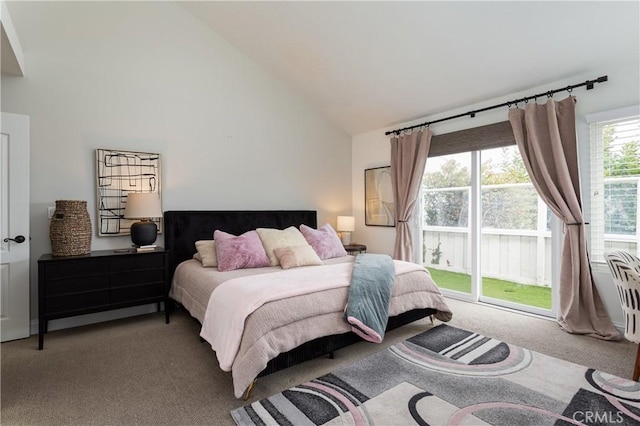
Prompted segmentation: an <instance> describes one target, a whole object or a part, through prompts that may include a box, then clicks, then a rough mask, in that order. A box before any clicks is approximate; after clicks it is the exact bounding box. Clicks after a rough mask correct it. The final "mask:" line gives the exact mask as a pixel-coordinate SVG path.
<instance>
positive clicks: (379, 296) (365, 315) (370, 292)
mask: <svg viewBox="0 0 640 426" xmlns="http://www.w3.org/2000/svg"><path fill="white" fill-rule="evenodd" d="M395 276H396V269H395V266H394V264H393V260H391V257H389V256H387V255H386V254H371V253H362V254H359V255H357V256H356V259H355V263H354V264H353V273H352V275H351V284H350V286H349V299H348V300H347V307H346V309H345V312H344V319H345V321H347V322H348V323H349V324H351V329H352V331H353V332H354V333H356V334H357V335H358V336H360V337H362V338H363V339H365V340H367V341H369V342H373V343H380V342H382V339H383V338H384V332H385V330H386V328H387V322H388V320H389V301H390V300H391V287H392V286H393V281H394V279H395Z"/></svg>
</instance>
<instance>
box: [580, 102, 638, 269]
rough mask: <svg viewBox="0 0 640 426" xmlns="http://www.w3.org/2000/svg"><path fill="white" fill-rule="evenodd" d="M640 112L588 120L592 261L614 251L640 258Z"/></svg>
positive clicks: (626, 110)
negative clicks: (639, 210)
mask: <svg viewBox="0 0 640 426" xmlns="http://www.w3.org/2000/svg"><path fill="white" fill-rule="evenodd" d="M638 110H639V108H638V107H634V108H623V109H620V110H615V111H609V112H606V113H600V114H593V115H590V116H587V122H589V123H590V134H591V136H590V139H591V246H590V254H591V260H592V261H594V262H604V254H605V253H606V252H608V251H610V250H624V251H627V252H629V253H632V254H635V255H640V214H639V213H638V208H639V207H640V206H639V204H638V198H640V197H639V194H640V116H639V115H638Z"/></svg>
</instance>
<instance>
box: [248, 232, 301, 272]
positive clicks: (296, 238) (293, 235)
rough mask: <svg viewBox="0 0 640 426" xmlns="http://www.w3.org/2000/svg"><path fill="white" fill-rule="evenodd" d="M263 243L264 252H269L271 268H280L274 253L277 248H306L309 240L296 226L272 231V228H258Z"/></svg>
mask: <svg viewBox="0 0 640 426" xmlns="http://www.w3.org/2000/svg"><path fill="white" fill-rule="evenodd" d="M256 232H258V235H259V236H260V241H262V246H263V247H264V251H265V252H267V256H268V257H269V261H270V262H271V266H278V265H279V264H280V262H279V261H278V258H277V257H276V255H275V253H274V252H273V251H274V250H275V249H277V248H281V247H291V246H304V245H307V244H308V243H307V240H305V239H304V235H302V233H301V232H300V231H298V229H297V228H296V227H295V226H290V227H288V228H287V229H282V230H280V229H272V228H258V229H256Z"/></svg>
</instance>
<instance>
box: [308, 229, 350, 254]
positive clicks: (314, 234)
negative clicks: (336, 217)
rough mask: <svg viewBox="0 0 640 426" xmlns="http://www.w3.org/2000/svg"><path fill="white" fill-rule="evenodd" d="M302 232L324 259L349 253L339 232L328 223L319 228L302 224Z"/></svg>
mask: <svg viewBox="0 0 640 426" xmlns="http://www.w3.org/2000/svg"><path fill="white" fill-rule="evenodd" d="M300 232H302V235H304V238H305V239H306V240H307V242H308V243H309V245H311V247H313V249H314V250H315V251H316V253H318V256H319V257H320V259H322V260H325V259H331V258H333V257H342V256H346V255H347V251H346V250H345V249H344V246H343V245H342V242H340V238H338V234H336V231H334V230H333V228H332V227H331V225H329V224H328V223H326V224H324V225H322V226H321V227H320V228H318V229H313V228H310V227H308V226H307V225H300Z"/></svg>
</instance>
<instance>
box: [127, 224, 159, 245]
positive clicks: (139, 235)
mask: <svg viewBox="0 0 640 426" xmlns="http://www.w3.org/2000/svg"><path fill="white" fill-rule="evenodd" d="M157 237H158V227H157V226H156V224H155V223H154V222H151V221H143V222H136V223H134V224H133V225H131V242H132V243H133V244H134V245H136V246H148V245H150V244H153V243H155V242H156V238H157Z"/></svg>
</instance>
